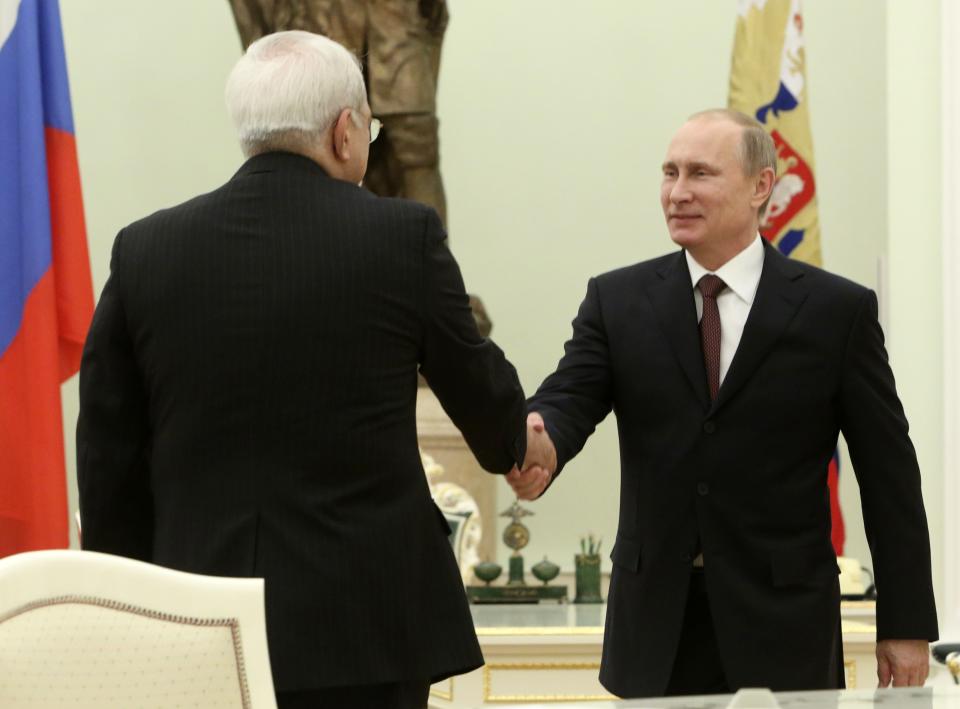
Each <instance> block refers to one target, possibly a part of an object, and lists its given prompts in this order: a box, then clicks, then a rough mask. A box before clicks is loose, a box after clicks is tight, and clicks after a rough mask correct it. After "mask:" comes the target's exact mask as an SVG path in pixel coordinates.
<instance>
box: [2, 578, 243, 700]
mask: <svg viewBox="0 0 960 709" xmlns="http://www.w3.org/2000/svg"><path fill="white" fill-rule="evenodd" d="M66 604H77V605H86V606H97V607H99V608H106V609H107V610H112V611H120V612H121V613H132V614H134V615H139V616H143V617H144V618H151V619H152V620H162V621H166V622H168V623H178V624H179V625H194V626H198V627H203V628H229V629H230V637H231V638H232V640H233V655H234V660H236V663H237V678H238V680H239V682H240V701H241V704H242V706H243V709H250V688H249V687H248V685H247V671H246V668H245V667H244V664H243V644H242V643H241V642H240V623H239V621H238V620H237V619H236V618H191V617H189V616H184V615H173V614H172V613H161V612H160V611H153V610H150V609H148V608H141V607H139V606H134V605H131V604H129V603H121V602H119V601H110V600H107V599H105V598H97V597H96V596H71V595H67V596H56V597H53V598H42V599H40V600H37V601H31V602H30V603H27V604H25V605H22V606H20V607H19V608H14V609H13V610H11V611H8V612H7V613H4V614H3V615H0V623H5V622H6V621H8V620H11V619H12V618H15V617H16V616H18V615H23V614H24V613H29V612H30V611H35V610H38V609H40V608H47V607H49V606H61V605H66Z"/></svg>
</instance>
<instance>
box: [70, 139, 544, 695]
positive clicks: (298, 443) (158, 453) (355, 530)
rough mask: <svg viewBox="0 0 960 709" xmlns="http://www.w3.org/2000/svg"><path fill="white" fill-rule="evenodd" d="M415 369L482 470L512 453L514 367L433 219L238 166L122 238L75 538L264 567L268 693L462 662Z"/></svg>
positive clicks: (138, 551) (283, 174) (278, 166)
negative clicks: (424, 454)
mask: <svg viewBox="0 0 960 709" xmlns="http://www.w3.org/2000/svg"><path fill="white" fill-rule="evenodd" d="M418 365H419V368H420V371H421V372H422V373H423V375H424V376H425V377H426V379H427V380H428V381H429V383H430V385H431V387H432V388H433V390H434V391H435V393H436V394H437V396H438V398H439V399H440V401H441V403H442V404H443V405H444V407H445V409H446V410H447V412H448V413H449V414H450V416H451V418H452V419H453V421H454V422H455V423H456V424H457V425H458V426H459V427H460V429H461V431H462V432H463V434H464V436H465V438H466V440H467V442H468V444H469V445H470V447H471V449H472V450H473V452H474V453H475V455H476V456H477V458H478V459H479V461H480V463H481V464H482V465H483V466H484V467H485V468H486V469H488V470H491V471H493V472H499V473H503V472H506V471H507V470H508V469H509V468H510V467H511V466H512V465H513V463H514V461H515V460H517V459H522V456H523V454H524V450H523V449H524V447H525V437H524V436H523V435H521V433H522V432H523V431H524V430H525V429H524V420H525V414H526V409H525V404H524V401H523V392H522V390H521V388H520V385H519V383H518V381H517V376H516V372H515V371H514V369H513V367H512V366H511V365H510V364H509V362H507V361H506V359H505V358H504V356H503V353H502V352H501V351H500V350H499V349H498V348H497V347H496V345H494V344H493V343H492V342H490V341H489V340H485V339H483V338H482V337H481V336H480V335H479V333H478V332H477V329H476V326H475V324H474V322H473V319H472V315H471V313H470V309H469V306H468V301H467V296H466V294H465V292H464V288H463V283H462V280H461V277H460V273H459V270H458V268H457V265H456V263H455V261H454V259H453V257H452V256H451V254H450V252H449V250H448V249H447V247H446V243H445V234H444V232H443V228H442V226H441V224H440V221H439V219H438V218H437V216H436V214H435V213H434V212H433V211H432V210H431V209H429V208H427V207H424V206H422V205H419V204H415V203H413V202H407V201H403V200H392V199H381V198H378V197H375V196H374V195H372V194H370V193H368V192H366V191H364V190H362V189H360V188H358V187H356V186H354V185H351V184H347V183H345V182H341V181H337V180H334V179H332V178H330V177H328V176H327V175H326V174H325V173H324V172H323V171H322V169H321V168H320V167H319V166H318V165H316V164H315V163H313V162H312V161H310V160H308V159H306V158H304V157H300V156H297V155H292V154H287V153H271V154H265V155H261V156H257V157H254V158H252V159H250V160H249V161H248V162H247V163H246V164H244V165H243V167H242V168H241V169H240V171H239V172H238V173H237V174H236V175H235V176H234V177H233V178H232V179H231V180H230V181H229V182H228V183H227V184H226V185H224V186H223V187H221V188H219V189H217V190H215V191H213V192H211V193H209V194H206V195H203V196H200V197H197V198H196V199H193V200H192V201H190V202H187V203H185V204H183V205H180V206H178V207H174V208H172V209H168V210H164V211H161V212H158V213H156V214H154V215H152V216H150V217H147V218H146V219H143V220H141V221H139V222H136V223H134V224H132V225H131V226H129V227H127V228H126V229H124V230H123V231H121V232H120V234H119V235H118V236H117V239H116V243H115V244H114V248H113V256H112V260H111V274H110V278H109V280H108V282H107V284H106V286H105V287H104V290H103V294H102V295H101V298H100V301H99V304H98V306H97V311H96V315H95V316H94V321H93V325H92V327H91V329H90V334H89V336H88V339H87V343H86V347H85V349H84V355H83V362H82V366H81V372H80V398H81V403H80V409H81V410H80V419H79V422H78V429H77V455H78V477H79V485H80V507H81V514H82V517H83V525H84V528H83V545H84V547H85V548H87V549H93V550H98V551H105V552H111V553H116V554H121V555H125V556H131V557H135V558H139V559H145V560H148V561H152V562H155V563H158V564H162V565H164V566H169V567H173V568H177V569H182V570H185V571H192V572H199V573H205V574H218V575H229V576H262V577H264V578H265V579H266V606H267V628H268V636H269V643H270V654H271V659H272V663H273V672H274V681H275V684H276V687H277V689H278V690H297V689H310V688H317V687H324V686H335V685H349V684H367V683H370V684H375V683H385V682H392V681H400V680H406V679H426V678H429V679H433V680H436V679H440V678H442V677H446V676H449V675H451V674H455V673H459V672H464V671H467V670H470V669H473V668H475V667H477V666H479V665H480V664H482V661H483V660H482V657H481V654H480V650H479V647H478V645H477V641H476V636H475V635H474V631H473V625H472V621H471V618H470V614H469V610H468V607H467V603H466V601H465V597H464V594H463V589H462V585H461V582H460V579H459V574H458V571H457V567H456V563H455V560H454V558H453V555H452V552H451V550H450V548H449V544H448V542H447V538H446V529H445V522H444V520H443V518H442V516H441V515H440V514H439V510H437V508H436V506H435V505H433V503H432V502H431V500H430V496H429V492H428V488H427V485H426V481H425V478H424V474H423V469H422V467H421V464H420V457H419V453H418V448H417V435H416V420H415V402H416V395H417V369H418Z"/></svg>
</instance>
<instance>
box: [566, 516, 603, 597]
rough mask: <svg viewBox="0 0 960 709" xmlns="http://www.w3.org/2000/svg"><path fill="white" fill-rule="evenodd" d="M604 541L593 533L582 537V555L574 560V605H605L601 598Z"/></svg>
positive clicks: (577, 555)
mask: <svg viewBox="0 0 960 709" xmlns="http://www.w3.org/2000/svg"><path fill="white" fill-rule="evenodd" d="M602 543H603V541H602V540H601V539H600V538H599V537H594V536H593V533H590V534H588V535H587V536H586V537H580V553H579V554H576V555H575V556H574V558H573V561H574V568H575V569H576V581H577V595H576V597H575V598H574V599H573V602H574V603H603V598H602V597H601V596H600V546H601V544H602Z"/></svg>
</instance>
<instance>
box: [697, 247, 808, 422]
mask: <svg viewBox="0 0 960 709" xmlns="http://www.w3.org/2000/svg"><path fill="white" fill-rule="evenodd" d="M763 248H764V257H763V271H762V272H761V274H760V284H759V285H758V286H757V295H756V297H755V298H754V299H753V307H751V308H750V314H749V315H748V316H747V322H746V324H745V325H744V328H743V335H742V337H741V338H740V344H739V346H738V347H737V352H736V354H735V355H734V357H733V362H731V363H730V369H729V371H728V372H727V376H726V377H724V380H723V384H721V385H720V391H719V392H718V393H717V400H716V401H715V402H714V403H713V407H712V408H711V412H713V411H716V410H717V409H718V408H720V407H721V406H723V405H724V403H726V402H727V401H729V400H730V398H731V397H732V396H733V395H734V394H736V393H737V391H739V390H740V389H741V388H742V387H743V385H744V384H746V383H747V382H748V381H749V380H750V377H751V376H752V375H753V372H754V371H755V370H756V368H757V366H758V365H759V364H760V362H761V361H762V360H763V358H764V356H766V354H767V352H768V351H769V350H770V348H771V347H772V346H773V345H774V343H775V342H776V341H777V339H778V338H779V337H780V335H781V334H782V333H783V331H784V330H785V329H786V328H787V325H789V324H790V321H791V320H792V319H793V317H794V315H796V313H797V311H798V310H799V309H800V306H801V305H802V304H803V301H804V300H806V297H807V290H806V288H805V286H804V284H803V271H802V270H801V269H799V268H797V267H796V266H795V265H794V264H792V263H791V262H790V260H789V259H788V258H786V257H785V256H782V255H780V253H779V252H778V251H777V250H776V249H774V248H773V247H771V246H770V245H769V244H767V242H766V240H764V242H763Z"/></svg>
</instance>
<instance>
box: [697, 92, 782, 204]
mask: <svg viewBox="0 0 960 709" xmlns="http://www.w3.org/2000/svg"><path fill="white" fill-rule="evenodd" d="M697 118H717V119H721V120H724V119H725V120H728V121H730V122H732V123H735V124H737V125H738V126H740V127H741V128H742V129H743V132H742V133H741V135H740V156H739V157H740V166H741V167H742V168H743V173H744V174H745V175H747V176H749V177H754V176H755V175H759V174H760V171H761V170H763V169H765V168H768V167H769V168H770V169H771V170H773V174H774V177H776V174H777V146H776V145H774V143H773V138H771V137H770V134H769V133H767V131H766V130H764V128H763V125H762V124H761V123H760V122H759V121H757V120H755V119H753V118H751V117H750V116H748V115H747V114H745V113H741V112H740V111H735V110H734V109H732V108H711V109H708V110H706V111H699V112H698V113H694V114H693V115H692V116H690V118H689V120H691V121H692V120H695V119H697ZM771 196H772V194H771ZM769 203H770V197H767V200H766V201H765V202H764V203H763V204H762V205H760V216H761V217H762V216H763V213H764V212H765V211H766V209H767V205H768V204H769Z"/></svg>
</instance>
